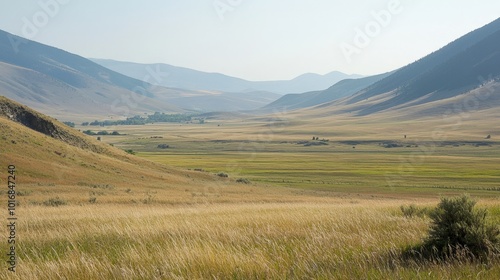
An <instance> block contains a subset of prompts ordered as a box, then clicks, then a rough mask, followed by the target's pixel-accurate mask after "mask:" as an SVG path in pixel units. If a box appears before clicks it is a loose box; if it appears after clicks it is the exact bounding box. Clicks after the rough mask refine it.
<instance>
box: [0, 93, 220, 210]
mask: <svg viewBox="0 0 500 280" xmlns="http://www.w3.org/2000/svg"><path fill="white" fill-rule="evenodd" d="M0 154H1V157H0V164H1V165H2V166H8V165H15V166H16V168H17V170H18V173H17V175H18V176H17V177H18V183H19V187H18V191H20V192H21V193H24V194H25V195H26V194H29V193H31V192H35V193H36V196H33V197H31V198H30V199H32V200H33V199H34V200H36V201H38V200H40V199H48V197H47V195H49V194H50V193H54V192H56V193H58V196H59V197H68V199H70V198H71V199H74V200H77V201H81V202H82V203H84V202H85V203H88V202H87V201H86V200H87V199H88V192H89V191H92V190H94V191H95V190H96V189H98V190H100V191H102V192H109V191H112V192H114V193H117V192H118V190H122V189H123V190H125V189H127V188H129V189H130V190H131V193H130V195H125V196H123V197H122V198H120V199H118V200H116V201H114V202H119V203H121V202H128V203H130V202H131V201H132V198H133V195H132V194H133V193H134V192H137V193H136V196H137V195H139V196H141V197H143V196H144V195H143V192H146V191H148V190H151V188H154V189H155V190H156V191H158V190H159V189H161V190H164V191H168V192H169V194H170V195H171V197H175V196H177V195H179V196H185V197H186V200H187V201H189V199H191V198H190V196H191V195H190V194H189V193H186V192H185V189H186V188H189V189H192V190H197V189H203V188H205V187H206V186H207V185H208V186H214V187H216V186H217V185H224V184H226V183H228V182H223V181H221V180H220V178H218V177H217V176H215V175H212V174H209V173H202V172H194V171H188V170H181V169H177V168H172V167H169V166H166V165H162V164H157V163H153V162H150V161H147V160H144V159H141V158H139V157H136V156H132V155H129V154H127V153H125V152H124V151H122V150H120V149H118V148H115V147H113V146H111V145H109V144H106V143H104V142H101V141H97V140H96V139H95V138H92V137H90V136H87V135H85V134H83V133H81V132H79V131H77V130H76V129H73V128H70V127H68V126H66V125H64V124H62V123H60V122H58V121H57V120H55V119H53V118H51V117H48V116H45V115H43V114H41V113H39V112H36V111H34V110H32V109H30V108H28V107H26V106H24V105H21V104H19V103H17V102H15V101H12V100H9V99H7V98H5V97H0ZM123 193H124V194H126V193H125V192H123ZM127 196H128V197H127ZM105 199H106V197H103V196H101V197H99V200H101V201H104V200H105ZM191 200H192V199H191ZM36 201H33V203H39V202H40V201H38V202H36Z"/></svg>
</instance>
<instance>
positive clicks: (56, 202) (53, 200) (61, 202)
mask: <svg viewBox="0 0 500 280" xmlns="http://www.w3.org/2000/svg"><path fill="white" fill-rule="evenodd" d="M66 204H68V203H67V202H66V200H63V199H60V198H59V197H56V198H51V199H49V200H46V201H44V202H43V205H45V206H54V207H57V206H61V205H66Z"/></svg>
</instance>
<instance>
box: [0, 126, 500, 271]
mask: <svg viewBox="0 0 500 280" xmlns="http://www.w3.org/2000/svg"><path fill="white" fill-rule="evenodd" d="M370 125H371V124H370V123H368V124H367V125H366V126H367V127H369V126H370ZM340 127H341V126H340ZM360 127H361V128H362V129H366V128H367V127H364V126H363V125H362V124H360ZM80 129H88V128H81V127H80ZM381 129H382V128H381ZM384 129H385V130H384V131H385V133H384V134H383V135H382V134H376V133H375V134H374V135H370V136H366V135H358V132H356V130H355V129H353V128H350V127H349V128H346V127H344V129H339V130H338V131H335V132H331V133H324V134H321V133H317V131H318V129H317V128H316V127H314V126H308V125H307V123H302V122H300V121H293V122H286V124H278V123H277V122H276V121H275V120H271V121H269V120H253V121H251V122H243V121H238V120H231V121H223V120H220V121H217V122H216V121H209V122H207V123H206V124H203V125H202V124H182V125H180V124H154V125H146V126H119V127H102V128H101V127H99V128H97V129H95V130H97V131H98V130H107V131H114V130H117V131H119V132H120V133H121V134H125V135H121V136H105V137H103V139H102V140H103V142H105V143H110V144H113V145H114V146H115V147H117V148H121V149H132V150H134V151H135V152H136V155H135V156H133V157H132V158H137V159H129V164H126V165H123V164H120V165H118V163H117V162H115V161H114V160H113V159H111V158H107V157H105V156H100V157H102V158H101V159H99V160H98V159H95V158H93V157H95V155H94V154H90V153H79V152H77V151H74V150H65V149H64V148H63V147H58V146H57V144H56V143H55V142H50V146H51V147H54V146H55V147H56V148H55V149H57V151H58V152H62V153H63V154H67V155H68V157H65V158H64V159H61V158H60V157H58V156H57V154H56V155H54V151H53V150H51V149H53V148H51V149H48V151H47V153H45V154H42V155H41V156H40V157H46V158H49V159H50V160H51V161H52V162H54V163H52V164H50V165H48V166H49V170H50V172H42V171H40V172H39V173H40V174H46V175H45V177H44V178H43V180H40V182H37V180H36V178H37V176H40V174H38V173H37V172H35V171H36V170H43V169H42V167H41V166H39V165H41V164H43V161H42V163H37V164H39V165H35V163H30V161H29V158H16V157H14V156H12V154H9V153H7V155H8V156H7V158H4V161H5V162H3V161H2V164H4V163H7V162H14V163H16V162H17V163H16V165H17V166H18V168H19V170H20V171H19V179H18V181H19V187H18V191H19V192H20V193H19V196H18V201H19V203H20V205H19V206H18V210H17V211H18V212H17V215H18V217H19V220H18V229H17V230H18V231H17V236H18V239H17V242H18V243H17V244H18V246H17V254H18V260H19V261H18V264H17V265H18V266H17V272H16V273H15V274H13V273H11V272H9V271H7V269H6V268H5V269H2V270H0V278H1V279H498V276H499V275H500V261H499V260H498V259H495V260H492V261H490V262H489V263H481V262H477V261H469V260H466V259H459V258H458V259H455V260H453V261H448V262H431V261H424V262H420V261H416V260H408V259H405V258H403V257H402V252H403V251H404V249H405V248H407V247H409V246H412V245H416V244H419V243H420V242H422V240H423V239H424V238H425V236H426V234H427V230H428V226H429V223H430V219H429V217H427V216H421V217H411V218H408V217H405V216H404V215H403V214H402V213H401V211H400V206H401V205H409V204H415V205H417V207H427V208H430V207H434V206H435V205H436V204H437V203H438V201H439V197H440V196H445V195H446V196H448V195H454V194H461V193H464V192H467V193H470V194H471V195H472V196H473V197H475V198H477V199H478V200H479V206H481V207H486V208H487V209H489V213H490V216H489V220H490V221H491V222H493V223H496V224H499V223H500V206H499V205H500V195H499V194H500V185H499V184H498V182H500V180H499V179H500V171H499V170H498V166H500V145H499V143H497V142H495V141H494V140H490V141H489V142H488V143H487V144H488V145H487V146H484V145H482V144H481V143H483V142H484V139H475V138H474V137H471V136H470V135H469V134H468V135H466V136H464V137H461V136H460V135H461V134H451V135H449V137H447V139H446V142H444V141H433V139H431V138H429V137H427V138H426V137H425V135H429V133H428V132H426V131H423V130H422V131H419V132H418V135H414V136H411V137H408V138H406V139H405V138H404V137H403V134H402V133H401V131H400V130H395V131H393V132H391V129H390V126H387V127H385V128H384ZM11 133H12V134H15V132H11ZM313 136H315V137H319V138H320V139H323V138H324V139H325V140H326V139H329V141H328V142H326V141H325V143H327V145H322V144H318V145H317V146H315V145H311V146H304V143H302V144H298V142H302V141H309V142H310V143H311V142H313V143H317V142H321V141H319V140H318V141H316V140H315V141H312V137H313ZM371 136H373V137H371ZM19 137H21V136H19ZM23 137H24V136H23ZM32 137H35V136H32ZM35 140H36V141H38V142H42V141H48V140H43V139H38V138H36V139H35ZM18 142H20V141H18ZM159 144H168V145H169V148H167V149H159V148H158V145H159ZM388 144H397V145H401V147H393V148H386V147H385V146H386V145H388ZM19 149H20V150H19V151H21V150H22V149H26V147H23V146H21V147H19ZM68 158H70V159H68ZM127 158H128V157H127ZM142 159H148V160H151V161H154V162H157V163H162V164H167V165H169V166H172V167H168V168H163V167H159V166H160V165H158V164H153V163H150V164H146V162H145V161H143V160H142ZM102 162H105V163H106V166H100V165H99V164H100V163H102ZM30 164H31V165H30ZM82 164H84V165H82ZM23 166H26V168H24V169H23V168H22V167H23ZM134 166H136V167H134ZM187 169H191V170H187ZM58 170H59V171H60V170H63V171H64V172H62V173H61V172H59V173H58V172H57V171H58ZM88 170H90V172H89V173H88V175H89V176H88V177H86V176H83V175H81V174H78V173H79V172H88ZM217 173H225V174H227V175H228V177H227V178H226V177H221V176H218V175H215V174H217ZM240 178H243V179H246V180H240V182H238V181H237V180H238V179H240ZM5 198H6V192H5V191H3V192H2V193H1V199H0V200H1V202H2V203H4V204H5V202H6V201H5V200H6V199H5ZM57 201H60V202H61V205H59V206H56V205H57V204H58V202H57ZM0 249H1V251H2V252H5V251H7V243H6V242H2V243H0Z"/></svg>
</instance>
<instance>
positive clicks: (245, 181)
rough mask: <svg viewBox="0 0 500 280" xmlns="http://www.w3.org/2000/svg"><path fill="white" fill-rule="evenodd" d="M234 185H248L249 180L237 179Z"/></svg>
mask: <svg viewBox="0 0 500 280" xmlns="http://www.w3.org/2000/svg"><path fill="white" fill-rule="evenodd" d="M236 183H242V184H250V180H248V179H246V178H239V179H238V180H236Z"/></svg>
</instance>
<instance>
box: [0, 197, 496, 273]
mask: <svg viewBox="0 0 500 280" xmlns="http://www.w3.org/2000/svg"><path fill="white" fill-rule="evenodd" d="M400 203H401V201H387V200H359V201H356V202H354V201H350V200H341V199H330V200H329V201H328V202H327V203H325V202H317V203H313V202H307V203H265V204H262V203H247V204H233V203H229V204H216V205H213V204H212V205H207V204H196V205H191V206H176V207H172V206H167V205H158V204H156V205H136V206H130V205H113V204H106V205H84V206H60V207H45V206H27V207H21V208H19V214H18V216H19V217H20V218H19V226H18V227H19V231H18V235H19V239H18V242H19V244H20V245H19V247H18V255H19V264H18V271H17V272H16V274H12V273H9V272H8V271H6V270H2V271H0V278H2V279H367V278H369V279H374V278H377V279H401V278H418V277H422V278H429V279H443V278H445V279H457V278H467V279H470V278H475V277H476V276H478V275H479V276H480V278H481V279H495V276H498V274H499V273H500V270H499V267H500V266H498V263H496V262H494V263H491V264H490V265H486V266H484V265H482V264H474V263H466V262H464V263H445V264H434V263H424V264H419V263H412V262H406V261H404V260H403V259H402V258H400V257H399V255H400V254H401V251H402V249H403V248H404V247H406V246H408V245H411V244H416V243H418V242H420V241H421V239H422V238H423V237H424V236H425V234H426V230H427V224H428V220H427V219H426V218H411V219H408V218H404V217H403V216H402V215H401V214H400V213H399V211H398V206H399V205H400ZM425 205H429V204H428V203H427V204H425Z"/></svg>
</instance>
